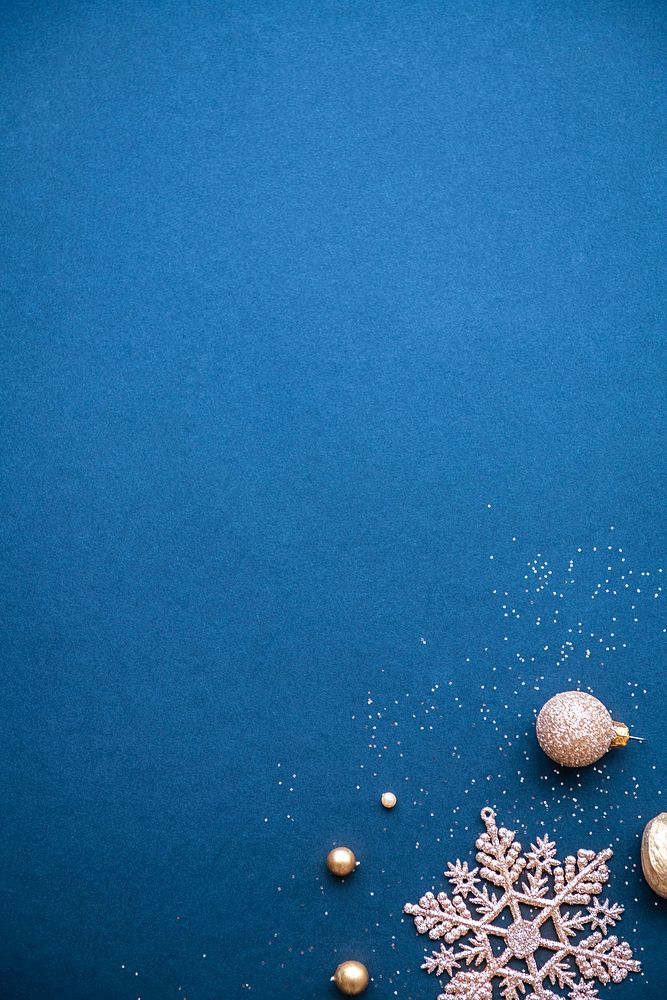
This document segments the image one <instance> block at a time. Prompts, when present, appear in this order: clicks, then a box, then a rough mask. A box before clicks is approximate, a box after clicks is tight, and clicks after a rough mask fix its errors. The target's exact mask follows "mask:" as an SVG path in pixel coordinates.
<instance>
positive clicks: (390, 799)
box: [380, 792, 396, 809]
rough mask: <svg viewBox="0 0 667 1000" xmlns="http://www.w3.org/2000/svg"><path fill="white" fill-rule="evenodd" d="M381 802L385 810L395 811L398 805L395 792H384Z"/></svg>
mask: <svg viewBox="0 0 667 1000" xmlns="http://www.w3.org/2000/svg"><path fill="white" fill-rule="evenodd" d="M380 802H381V803H382V805H383V806H384V807H385V809H393V808H394V806H395V805H396V796H395V795H394V793H393V792H383V793H382V797H381V799H380Z"/></svg>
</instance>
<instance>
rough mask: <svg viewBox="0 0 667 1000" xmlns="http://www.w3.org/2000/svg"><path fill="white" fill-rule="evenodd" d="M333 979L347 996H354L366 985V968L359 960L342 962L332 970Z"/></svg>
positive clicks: (362, 990) (361, 991)
mask: <svg viewBox="0 0 667 1000" xmlns="http://www.w3.org/2000/svg"><path fill="white" fill-rule="evenodd" d="M333 981H334V983H335V984H336V986H337V987H338V989H339V990H340V991H341V993H344V994H345V995H346V996H348V997H356V996H358V995H359V993H363V992H364V990H365V989H366V987H367V986H368V969H367V968H366V966H365V965H362V964H361V962H342V963H341V965H339V966H338V968H337V969H336V971H335V972H334V976H333Z"/></svg>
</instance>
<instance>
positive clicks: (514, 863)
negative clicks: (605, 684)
mask: <svg viewBox="0 0 667 1000" xmlns="http://www.w3.org/2000/svg"><path fill="white" fill-rule="evenodd" d="M536 735H537V741H538V743H539V745H540V747H541V748H542V750H543V751H544V753H545V754H546V755H547V756H548V757H549V758H550V759H551V760H552V761H553V762H554V763H556V764H558V765H560V766H562V767H571V768H581V767H587V766H589V765H590V764H594V763H596V762H597V761H599V760H600V759H601V758H602V757H603V756H604V755H605V754H606V753H607V752H608V751H609V750H611V749H612V748H615V747H625V746H627V744H628V743H629V741H630V740H638V741H639V742H641V740H640V738H639V737H636V736H631V735H630V732H629V729H628V727H627V726H626V725H625V723H623V722H616V721H614V719H613V718H612V716H611V713H610V712H609V710H608V709H607V708H606V706H605V705H603V703H602V702H601V701H600V700H599V699H598V698H595V697H594V696H593V695H591V694H588V693H586V692H585V691H563V692H561V693H559V694H556V695H554V697H553V698H550V699H549V700H548V701H547V702H546V703H545V704H544V705H543V706H542V708H541V710H540V712H539V713H538V715H537V719H536ZM380 802H381V804H382V806H383V807H384V808H385V809H393V808H394V806H395V805H396V796H395V795H394V793H393V792H384V793H383V794H382V796H381V799H380ZM481 818H482V821H483V823H484V826H485V828H486V832H485V833H483V834H482V835H481V836H480V837H479V838H478V840H477V842H476V847H477V855H476V859H477V862H478V865H479V867H476V868H473V869H469V868H468V863H467V862H464V863H463V864H462V863H461V862H460V861H459V860H457V861H456V864H451V863H450V864H449V866H448V871H447V872H445V877H446V878H447V879H448V881H449V882H450V885H451V887H452V892H451V897H450V896H449V895H448V894H447V893H446V892H439V893H438V894H437V895H434V893H432V892H427V893H426V894H425V895H424V896H422V897H421V899H420V900H419V902H418V903H408V904H406V906H405V907H404V912H405V913H406V914H409V915H410V916H412V917H413V918H414V923H415V928H416V930H417V933H418V934H427V935H428V936H429V938H431V940H432V941H440V942H444V943H440V946H439V949H438V950H437V951H434V952H432V953H431V954H430V955H429V956H427V958H426V961H425V962H424V964H423V966H422V968H423V969H425V970H426V972H428V973H435V974H436V975H437V976H444V975H445V974H446V975H447V976H448V977H450V978H449V982H448V983H447V984H446V986H445V991H444V993H442V994H440V996H439V997H438V1000H493V998H494V996H495V995H496V994H495V993H494V986H496V985H497V988H498V989H499V990H500V995H501V996H502V997H503V1000H560V998H561V997H562V994H559V995H557V994H556V993H554V992H553V990H551V989H550V988H549V986H552V987H553V986H555V987H558V988H559V989H560V990H567V991H568V992H567V997H568V1000H593V998H595V997H597V996H598V992H597V987H598V986H599V985H606V984H608V983H620V982H622V981H623V980H624V979H625V978H626V977H627V976H628V975H629V974H631V973H636V972H639V971H640V969H641V967H640V963H639V962H638V961H637V960H636V959H635V958H634V956H633V953H632V949H631V947H630V945H629V944H628V943H627V942H626V941H621V940H619V938H618V937H617V936H616V934H611V933H610V930H611V929H612V928H614V927H615V925H616V924H617V923H618V922H619V920H620V918H621V915H622V914H623V907H622V906H621V905H619V904H618V903H611V902H610V901H609V899H604V900H603V901H600V899H599V898H598V897H599V896H600V895H601V893H602V890H603V888H604V886H605V884H606V882H607V880H608V878H609V868H608V865H607V862H608V861H610V859H611V858H612V856H613V851H612V850H611V848H606V849H604V850H602V851H599V852H598V853H596V852H595V851H591V850H585V849H583V848H581V849H580V850H578V851H577V853H576V855H568V856H567V857H565V858H564V859H563V860H562V861H560V860H559V859H558V858H557V856H556V845H555V843H553V842H552V841H550V840H549V838H548V837H547V836H545V837H537V838H536V841H535V843H534V844H531V845H530V850H528V851H526V852H524V853H522V848H521V844H520V843H519V842H518V841H517V840H516V835H515V833H514V832H513V831H511V830H508V829H506V828H505V827H503V826H501V827H498V826H497V824H496V814H495V812H494V811H493V809H490V808H488V807H487V808H485V809H482V812H481ZM641 864H642V870H643V873H644V877H645V879H646V881H647V883H648V884H649V886H650V887H651V888H652V889H653V891H654V892H656V893H657V894H658V895H660V896H663V897H665V898H667V813H660V815H659V816H656V817H655V818H654V819H652V820H651V821H650V822H649V823H648V824H647V826H646V828H645V830H644V835H643V839H642V846H641ZM326 865H327V868H328V869H329V871H330V872H331V874H332V875H333V876H335V877H338V878H346V877H347V876H349V875H351V874H352V873H353V872H354V871H355V870H356V868H357V866H358V865H359V862H358V861H357V859H356V857H355V854H354V852H353V851H352V850H351V849H350V848H349V847H334V848H333V849H332V850H331V851H330V852H329V854H328V855H327V859H326ZM581 907H584V909H581ZM573 910H574V912H573ZM549 926H550V927H551V931H549V930H548V927H549ZM539 956H546V959H545V958H540V957H539ZM517 966H521V967H520V968H519V967H517ZM369 981H370V977H369V973H368V970H367V968H366V966H365V965H363V963H361V962H359V961H357V960H355V959H349V960H347V961H344V962H341V963H340V964H339V965H338V967H337V968H336V971H335V972H334V975H333V976H332V982H333V983H334V984H335V985H336V987H337V988H338V990H339V991H340V992H341V993H344V994H345V995H347V996H357V995H358V994H360V993H363V992H364V991H365V990H366V988H367V987H368V984H369ZM547 983H548V984H549V986H547Z"/></svg>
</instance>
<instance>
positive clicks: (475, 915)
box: [404, 808, 640, 1000]
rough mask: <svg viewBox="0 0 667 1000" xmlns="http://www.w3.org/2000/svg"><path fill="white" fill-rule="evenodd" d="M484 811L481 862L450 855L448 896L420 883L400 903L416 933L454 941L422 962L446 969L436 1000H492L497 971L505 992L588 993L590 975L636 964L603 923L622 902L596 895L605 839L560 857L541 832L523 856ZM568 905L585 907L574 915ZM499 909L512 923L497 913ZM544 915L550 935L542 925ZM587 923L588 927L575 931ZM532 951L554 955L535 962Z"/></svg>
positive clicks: (519, 997) (510, 995)
mask: <svg viewBox="0 0 667 1000" xmlns="http://www.w3.org/2000/svg"><path fill="white" fill-rule="evenodd" d="M481 817H482V821H483V823H484V825H485V827H486V832H485V833H483V834H482V835H481V836H480V837H479V838H478V840H477V842H476V847H477V862H478V864H479V865H480V867H479V868H475V869H473V870H472V871H469V870H468V864H467V863H464V864H461V862H460V861H457V862H456V864H455V865H452V864H450V865H449V867H448V871H447V872H445V876H446V877H447V879H448V880H449V882H450V883H451V886H452V896H451V898H450V896H448V894H447V893H445V892H440V893H438V895H437V896H435V895H434V894H433V893H432V892H427V893H426V894H425V895H424V896H422V898H421V899H420V900H419V902H418V903H408V904H406V906H405V907H404V912H405V913H407V914H409V915H410V916H412V917H413V918H414V921H415V927H416V929H417V932H418V933H419V934H428V936H429V937H430V938H431V940H433V941H438V940H441V941H444V942H446V944H447V945H449V946H451V945H457V942H460V943H459V944H458V945H457V948H458V950H457V949H456V948H454V947H446V946H445V945H444V944H441V945H440V949H439V951H436V952H433V953H432V954H431V955H429V956H428V957H427V958H426V961H425V963H424V965H423V966H422V968H423V969H425V970H426V971H427V972H430V973H435V974H436V975H437V976H442V975H444V974H446V975H447V976H449V977H450V981H449V982H448V983H447V984H446V986H445V992H444V993H442V994H441V995H440V997H439V998H438V1000H493V984H494V980H495V981H497V982H498V988H499V991H500V996H501V997H502V998H503V1000H560V997H559V995H558V994H556V993H554V992H553V991H552V990H550V989H549V988H548V987H547V986H546V985H545V983H546V982H547V981H548V982H549V984H550V985H551V986H556V987H558V989H560V990H569V992H568V993H567V996H568V997H569V998H570V1000H594V998H595V997H597V990H596V988H595V986H594V984H593V982H591V980H596V981H597V983H603V984H604V983H609V982H614V983H620V982H622V980H624V979H625V978H626V976H627V975H628V973H630V972H639V971H640V964H639V962H638V961H636V959H634V958H633V955H632V949H631V948H630V945H629V944H627V943H626V942H625V941H619V940H618V938H617V937H615V936H613V935H612V936H611V937H607V936H606V935H607V930H608V927H610V926H611V927H613V926H615V924H616V923H617V922H618V921H619V920H620V918H621V915H622V913H623V907H622V906H619V905H618V904H616V903H610V902H609V900H605V901H604V903H600V902H599V901H598V900H597V899H593V897H595V896H598V895H599V894H600V893H601V892H602V888H603V886H604V885H605V883H606V882H607V880H608V878H609V869H608V867H607V861H609V859H610V858H611V857H612V855H613V852H612V851H611V850H610V849H609V848H608V849H606V850H604V851H600V852H599V853H597V854H596V853H595V852H594V851H587V850H583V849H582V850H579V851H578V852H577V855H576V857H574V856H568V857H567V858H565V861H564V862H560V861H558V860H557V858H556V845H555V844H554V843H552V842H551V841H550V840H549V839H548V838H547V837H544V838H539V837H538V838H537V842H536V844H531V849H530V850H529V851H527V852H526V854H525V855H522V854H521V844H520V843H519V842H518V841H517V840H516V835H515V833H514V832H513V831H512V830H507V829H505V827H500V828H498V827H497V825H496V814H495V812H494V811H493V809H488V808H487V809H482V812H481ZM524 872H525V880H524V881H523V882H522V883H521V885H520V886H519V885H518V883H519V880H520V879H521V878H522V876H523V874H524ZM478 873H479V877H478ZM480 879H483V880H484V882H487V883H490V885H491V886H493V887H495V889H496V890H498V894H497V893H496V892H493V891H491V892H489V889H488V888H487V886H486V885H482V886H481V887H480V885H479V883H480ZM522 906H523V907H524V910H525V909H526V908H529V909H530V912H531V919H526V917H525V916H524V912H522V909H521V907H522ZM570 906H586V907H587V909H586V912H582V911H581V910H578V911H577V912H576V913H574V914H571V913H569V912H568V911H567V907H570ZM505 910H508V911H509V915H510V917H511V922H510V923H509V924H507V923H506V922H504V923H501V922H499V920H498V918H499V917H500V916H501V914H502V913H503V911H505ZM548 922H550V923H551V928H552V929H553V930H552V932H551V933H552V935H553V936H549V934H548V932H547V928H546V926H545V925H547V924H548ZM587 925H590V930H591V931H592V933H590V934H589V935H588V936H587V937H584V938H583V939H581V938H580V939H579V940H577V936H578V935H581V933H582V932H585V931H586V927H587ZM494 941H495V948H494V946H493V942H494ZM538 951H539V952H541V953H548V952H553V954H552V955H551V956H550V957H549V958H548V959H547V961H546V962H542V964H538ZM510 961H513V965H512V966H510V964H509V963H510ZM464 965H465V966H466V967H467V968H466V969H465V970H464V969H463V966H464ZM517 965H520V966H521V968H517V967H516V966H517ZM471 966H472V967H474V968H471ZM457 969H458V970H460V971H458V972H455V971H454V970H457ZM528 989H530V990H531V991H532V992H530V993H529V994H528V993H527V992H526V991H527V990H528ZM560 996H562V994H560Z"/></svg>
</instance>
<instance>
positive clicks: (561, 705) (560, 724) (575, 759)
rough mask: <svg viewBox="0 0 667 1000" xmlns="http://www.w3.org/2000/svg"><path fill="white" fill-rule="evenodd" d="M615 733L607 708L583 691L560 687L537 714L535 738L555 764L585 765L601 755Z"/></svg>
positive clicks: (607, 747)
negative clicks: (559, 692)
mask: <svg viewBox="0 0 667 1000" xmlns="http://www.w3.org/2000/svg"><path fill="white" fill-rule="evenodd" d="M614 736H615V731H614V725H613V721H612V718H611V715H610V714H609V712H608V710H607V709H606V708H605V706H604V705H603V704H602V702H601V701H599V700H598V699H597V698H594V697H593V695H591V694H586V692H585V691H563V692H562V693H561V694H557V695H554V697H553V698H550V699H549V701H548V702H547V703H546V705H544V707H543V708H542V710H541V712H540V714H539V715H538V717H537V739H538V742H539V744H540V746H541V747H542V749H543V750H544V752H545V753H546V754H547V756H549V757H551V759H552V760H554V761H556V763H557V764H563V765H564V766H565V767H586V765H588V764H594V763H595V761H596V760H599V759H600V758H601V757H603V756H604V755H605V754H606V752H607V750H608V749H609V747H610V745H611V741H612V740H613V738H614Z"/></svg>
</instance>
